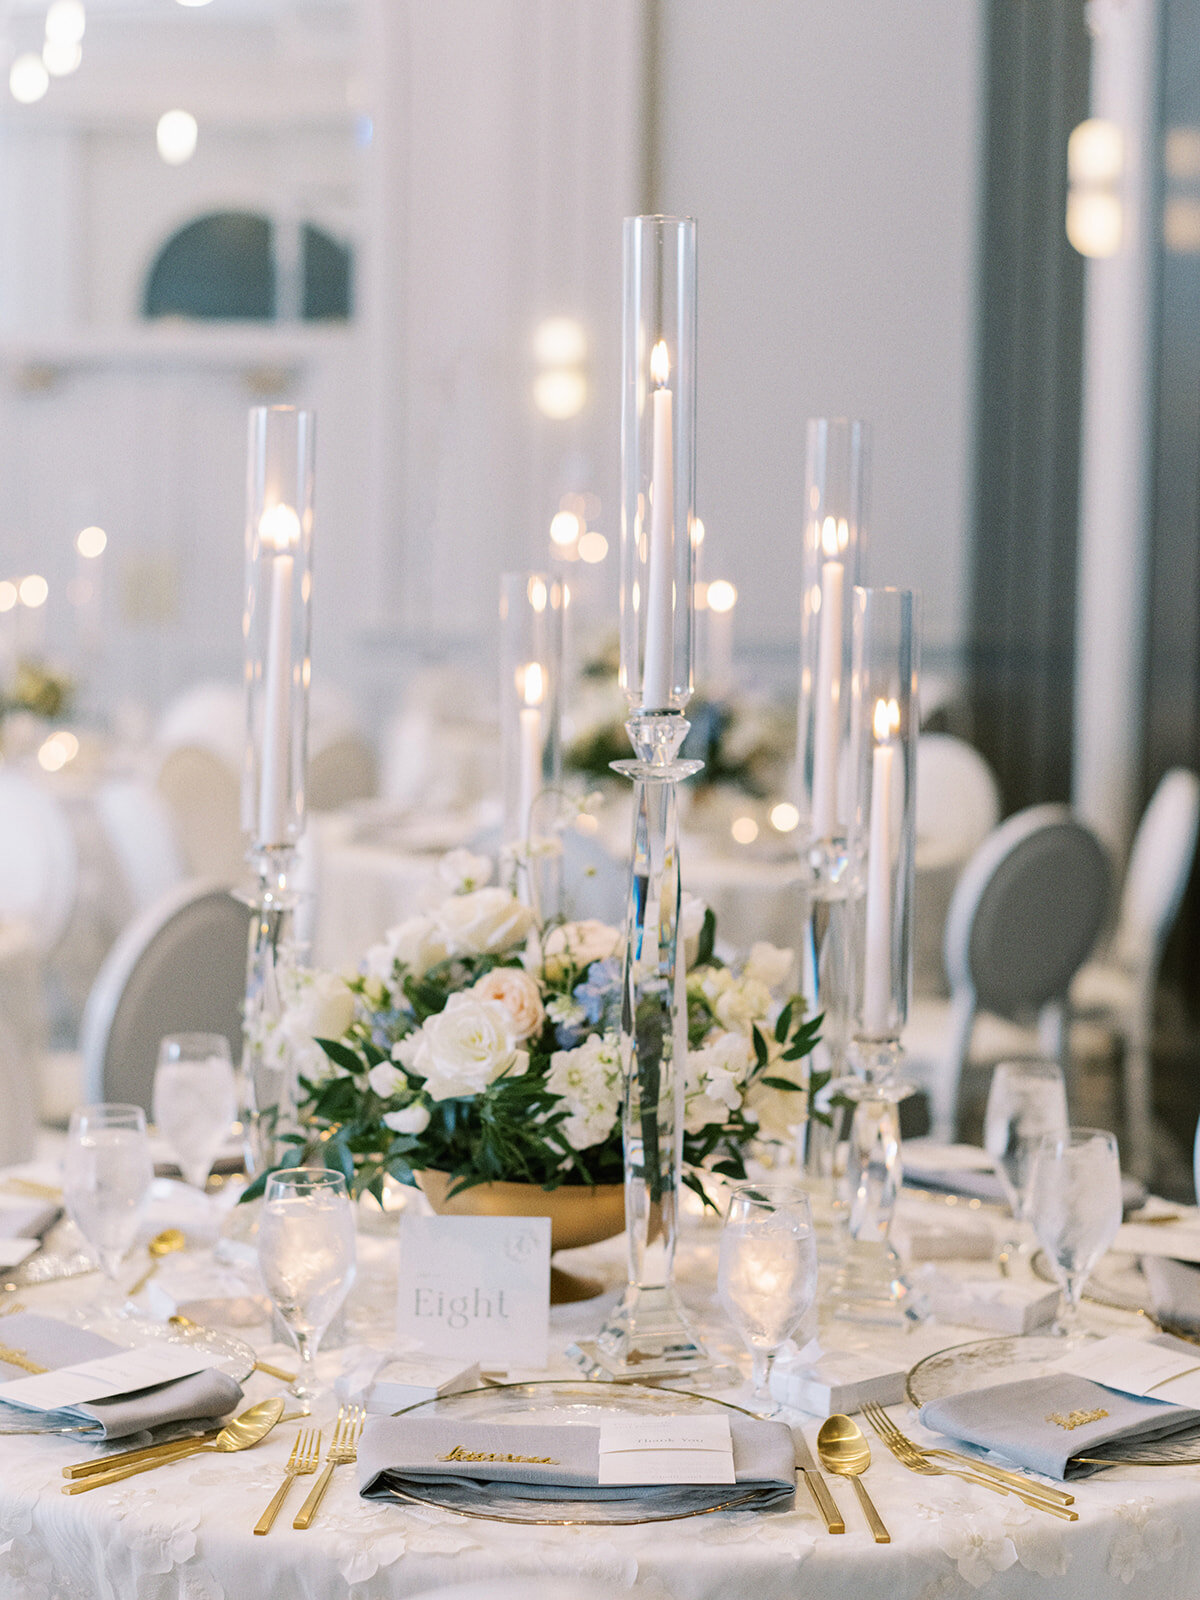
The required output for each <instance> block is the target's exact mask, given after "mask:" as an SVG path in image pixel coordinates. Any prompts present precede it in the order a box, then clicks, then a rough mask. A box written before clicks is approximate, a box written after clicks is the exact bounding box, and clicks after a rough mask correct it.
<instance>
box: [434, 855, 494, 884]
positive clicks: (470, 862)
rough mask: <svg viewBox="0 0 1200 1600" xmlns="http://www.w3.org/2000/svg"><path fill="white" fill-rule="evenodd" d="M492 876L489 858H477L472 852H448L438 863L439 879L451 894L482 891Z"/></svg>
mask: <svg viewBox="0 0 1200 1600" xmlns="http://www.w3.org/2000/svg"><path fill="white" fill-rule="evenodd" d="M491 875H492V863H491V860H490V859H489V857H487V856H477V855H475V854H474V852H473V851H471V850H448V851H447V852H446V854H445V855H444V856H443V857H442V859H441V860H440V861H439V862H438V877H439V878H440V879H441V880H442V882H443V883H444V884H445V886H446V888H447V889H449V891H450V893H451V894H468V893H469V892H470V891H471V890H472V889H482V888H483V886H484V884H485V883H486V882H487V881H488V879H489V878H490V877H491Z"/></svg>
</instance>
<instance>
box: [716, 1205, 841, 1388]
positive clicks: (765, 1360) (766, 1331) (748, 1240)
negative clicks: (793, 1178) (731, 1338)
mask: <svg viewBox="0 0 1200 1600" xmlns="http://www.w3.org/2000/svg"><path fill="white" fill-rule="evenodd" d="M816 1288H817V1245H816V1236H815V1234H814V1232H813V1220H812V1208H811V1207H810V1205H809V1200H808V1196H807V1194H805V1192H804V1191H803V1189H795V1188H791V1187H789V1186H786V1185H783V1184H765V1183H749V1184H743V1185H742V1186H741V1187H740V1188H737V1189H735V1190H734V1191H733V1194H732V1195H731V1196H730V1200H729V1210H728V1212H727V1213H726V1217H725V1226H724V1228H723V1230H722V1233H721V1255H720V1263H719V1265H718V1268H717V1292H718V1294H719V1295H720V1297H721V1304H722V1305H723V1306H724V1307H725V1310H726V1313H727V1314H728V1316H729V1319H730V1321H731V1322H732V1323H733V1325H734V1327H735V1328H736V1329H737V1331H738V1333H739V1334H740V1335H741V1337H742V1340H743V1342H744V1343H745V1345H746V1347H747V1349H748V1350H749V1351H750V1357H751V1362H752V1375H751V1381H752V1385H753V1388H752V1396H753V1398H754V1399H755V1400H767V1401H770V1399H771V1393H770V1380H771V1363H772V1361H773V1360H774V1359H775V1355H776V1353H777V1351H778V1350H779V1347H780V1345H781V1344H782V1343H783V1342H784V1340H785V1339H787V1338H789V1337H790V1336H791V1335H792V1334H793V1333H794V1332H795V1330H796V1329H797V1327H799V1325H800V1321H801V1319H802V1318H803V1316H804V1313H805V1312H806V1311H807V1310H808V1308H809V1306H810V1305H811V1304H812V1301H813V1296H814V1294H815V1293H816Z"/></svg>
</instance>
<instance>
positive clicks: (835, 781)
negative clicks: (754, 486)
mask: <svg viewBox="0 0 1200 1600" xmlns="http://www.w3.org/2000/svg"><path fill="white" fill-rule="evenodd" d="M869 444H870V429H869V426H868V424H867V423H865V422H861V421H857V420H853V419H850V418H847V417H816V418H812V419H810V421H809V424H808V434H807V449H806V454H805V472H804V506H803V529H804V534H803V539H804V544H803V593H802V601H801V611H800V695H799V720H798V724H797V730H796V774H797V803H798V807H799V811H800V817H801V823H800V835H799V837H800V842H801V845H802V848H803V850H804V852H805V854H806V855H807V857H808V860H809V864H810V866H811V868H812V871H813V875H814V879H815V880H816V882H817V884H818V885H822V884H826V883H828V882H837V881H838V880H839V879H840V878H841V876H842V873H843V872H844V870H845V866H846V862H847V855H846V839H847V831H848V824H849V820H850V813H851V809H852V805H853V795H852V793H851V788H850V786H851V777H852V774H851V772H850V769H849V766H848V763H847V761H846V759H845V756H846V752H847V750H848V746H849V739H850V699H851V697H850V639H851V596H852V593H853V590H854V587H855V585H857V584H860V583H861V582H862V581H863V566H864V556H865V546H866V495H867V479H868V459H869Z"/></svg>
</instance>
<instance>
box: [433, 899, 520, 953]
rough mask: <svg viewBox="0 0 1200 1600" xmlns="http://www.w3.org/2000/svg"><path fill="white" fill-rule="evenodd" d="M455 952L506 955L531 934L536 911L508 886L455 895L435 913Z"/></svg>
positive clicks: (437, 923)
mask: <svg viewBox="0 0 1200 1600" xmlns="http://www.w3.org/2000/svg"><path fill="white" fill-rule="evenodd" d="M433 918H434V921H435V923H436V925H437V929H438V932H439V933H440V934H441V936H442V937H443V938H444V939H445V941H446V944H447V946H448V948H449V952H450V954H451V955H455V956H487V955H503V954H504V952H505V951H506V950H512V949H513V948H514V947H515V946H516V945H519V944H521V943H522V941H523V940H524V939H525V938H526V937H527V936H528V934H529V931H530V929H531V928H532V927H533V912H532V911H531V910H530V909H529V907H528V906H526V905H522V904H521V902H520V901H519V900H518V899H516V898H515V897H514V896H513V895H511V894H509V892H508V890H507V889H475V890H474V891H473V892H472V893H470V894H459V895H455V896H454V897H453V899H450V900H446V901H444V902H443V903H442V904H441V905H440V906H438V908H437V909H436V911H434V913H433Z"/></svg>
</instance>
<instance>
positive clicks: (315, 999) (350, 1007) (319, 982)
mask: <svg viewBox="0 0 1200 1600" xmlns="http://www.w3.org/2000/svg"><path fill="white" fill-rule="evenodd" d="M304 1009H305V1012H306V1015H307V1020H308V1022H309V1024H310V1026H311V1028H312V1036H313V1038H314V1039H340V1038H341V1037H342V1035H343V1034H344V1033H345V1032H346V1029H347V1028H348V1027H349V1026H350V1024H351V1023H352V1022H353V1021H354V995H353V993H352V992H351V991H350V990H349V989H348V988H347V987H346V980H345V979H344V978H342V977H340V976H339V975H338V974H337V973H336V972H314V973H313V975H312V983H311V984H310V985H309V989H308V996H307V1001H306V1004H305V1008H304Z"/></svg>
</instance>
